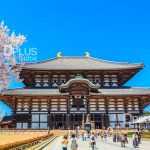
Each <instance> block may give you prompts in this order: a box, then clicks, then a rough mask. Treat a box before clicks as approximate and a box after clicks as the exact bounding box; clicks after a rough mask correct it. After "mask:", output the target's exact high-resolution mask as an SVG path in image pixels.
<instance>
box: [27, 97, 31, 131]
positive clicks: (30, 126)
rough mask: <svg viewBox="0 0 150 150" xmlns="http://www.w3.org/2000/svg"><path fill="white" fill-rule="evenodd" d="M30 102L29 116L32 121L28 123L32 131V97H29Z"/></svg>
mask: <svg viewBox="0 0 150 150" xmlns="http://www.w3.org/2000/svg"><path fill="white" fill-rule="evenodd" d="M28 102H29V115H30V119H29V121H28V128H29V129H31V127H32V114H31V110H32V97H28Z"/></svg>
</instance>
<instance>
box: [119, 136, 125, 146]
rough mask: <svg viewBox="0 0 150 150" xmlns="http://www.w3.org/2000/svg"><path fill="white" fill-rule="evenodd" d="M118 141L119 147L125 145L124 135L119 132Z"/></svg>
mask: <svg viewBox="0 0 150 150" xmlns="http://www.w3.org/2000/svg"><path fill="white" fill-rule="evenodd" d="M120 142H121V147H125V135H124V134H120Z"/></svg>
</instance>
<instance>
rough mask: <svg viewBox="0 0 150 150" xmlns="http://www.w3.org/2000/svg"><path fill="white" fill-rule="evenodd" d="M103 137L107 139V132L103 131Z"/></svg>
mask: <svg viewBox="0 0 150 150" xmlns="http://www.w3.org/2000/svg"><path fill="white" fill-rule="evenodd" d="M104 139H105V140H107V133H106V132H104Z"/></svg>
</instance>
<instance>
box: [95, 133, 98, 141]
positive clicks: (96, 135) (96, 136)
mask: <svg viewBox="0 0 150 150" xmlns="http://www.w3.org/2000/svg"><path fill="white" fill-rule="evenodd" d="M95 138H96V139H97V138H98V132H97V131H96V132H95Z"/></svg>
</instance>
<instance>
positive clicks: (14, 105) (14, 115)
mask: <svg viewBox="0 0 150 150" xmlns="http://www.w3.org/2000/svg"><path fill="white" fill-rule="evenodd" d="M12 101H13V109H14V111H13V128H16V124H17V121H16V112H17V98H13V99H12Z"/></svg>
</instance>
